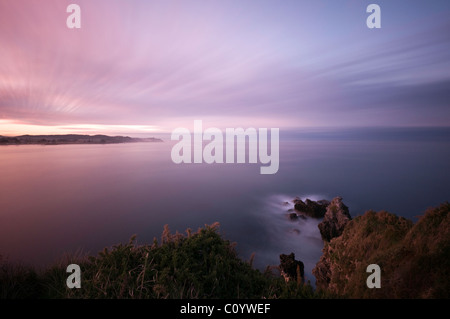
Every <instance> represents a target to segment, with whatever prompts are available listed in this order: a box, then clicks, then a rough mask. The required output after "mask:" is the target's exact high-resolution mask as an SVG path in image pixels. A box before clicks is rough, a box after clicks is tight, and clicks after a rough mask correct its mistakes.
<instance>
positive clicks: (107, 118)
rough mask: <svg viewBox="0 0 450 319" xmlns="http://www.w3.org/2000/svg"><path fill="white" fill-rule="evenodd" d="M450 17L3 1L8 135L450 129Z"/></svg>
mask: <svg viewBox="0 0 450 319" xmlns="http://www.w3.org/2000/svg"><path fill="white" fill-rule="evenodd" d="M71 3H76V4H78V5H79V6H80V8H81V28H80V29H69V28H68V27H67V26H66V19H67V17H68V16H69V15H70V14H69V13H67V12H66V8H67V6H68V5H69V4H71ZM370 3H377V4H378V5H379V6H380V8H381V29H369V28H368V27H367V25H366V19H367V17H368V16H369V13H367V12H366V8H367V6H368V5H369V4H370ZM449 17H450V1H448V0H444V1H438V0H433V1H428V0H420V1H418V0H396V1H391V0H390V1H387V0H372V1H364V0H339V1H336V0H320V1H312V0H311V1H303V0H285V1H277V0H258V1H256V0H245V1H244V0H227V1H224V0H221V1H215V0H208V1H207V0H183V1H181V0H178V1H177V0H174V1H153V0H145V1H144V0H126V1H125V0H86V1H85V0H67V1H65V0H40V1H32V0H19V1H18V0H2V1H0V135H10V136H12V135H22V134H65V133H86V134H91V133H92V134H97V133H105V134H128V135H133V134H147V135H151V134H152V133H154V132H171V131H172V130H174V129H175V128H177V127H187V128H192V127H193V121H194V120H196V119H198V120H202V121H203V125H204V126H205V127H219V128H227V127H239V126H240V127H244V128H246V127H267V128H269V127H271V128H272V127H274V128H280V129H286V130H287V129H296V128H303V127H341V128H342V127H344V128H345V127H378V126H399V127H416V126H421V127H423V126H450V72H449V71H450V19H449Z"/></svg>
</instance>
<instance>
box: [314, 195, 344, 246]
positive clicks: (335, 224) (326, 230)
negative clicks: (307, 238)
mask: <svg viewBox="0 0 450 319" xmlns="http://www.w3.org/2000/svg"><path fill="white" fill-rule="evenodd" d="M351 219H352V217H351V216H350V213H349V211H348V207H347V206H345V204H344V203H343V202H342V197H336V198H334V199H333V200H332V201H331V203H330V204H329V205H328V206H327V207H326V213H325V216H324V218H323V221H322V222H321V223H320V224H319V230H320V234H321V235H322V239H323V240H324V241H327V242H329V241H330V240H331V239H333V238H335V237H338V236H340V235H341V234H342V232H343V231H344V227H345V225H347V223H348V222H349V221H350V220H351Z"/></svg>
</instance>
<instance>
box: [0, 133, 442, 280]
mask: <svg viewBox="0 0 450 319" xmlns="http://www.w3.org/2000/svg"><path fill="white" fill-rule="evenodd" d="M149 137H150V136H149ZM156 137H160V136H156ZM162 138H163V142H162V143H127V144H104V145H103V144H102V145H87V144H79V145H20V146H0V255H1V256H2V258H3V259H4V260H5V259H7V260H9V261H13V262H20V263H23V264H30V265H33V266H35V267H38V268H39V267H46V266H48V265H51V264H52V263H55V262H57V261H58V260H60V258H61V256H63V255H64V254H68V253H69V254H70V253H82V254H91V255H95V254H97V252H99V251H101V250H102V249H103V248H104V247H111V246H113V245H115V244H118V243H126V242H128V240H129V238H130V237H131V236H132V235H134V234H136V235H137V242H138V244H145V243H151V242H152V241H153V239H154V238H155V237H156V238H157V239H159V238H160V236H161V233H162V231H163V228H164V225H166V224H167V225H168V226H169V228H170V230H171V231H172V232H175V231H178V232H182V233H183V232H185V230H186V229H187V228H191V229H192V230H194V231H195V230H197V229H198V228H199V227H203V226H204V225H205V224H208V225H209V224H213V223H215V222H219V224H220V228H219V231H220V233H221V234H222V236H223V237H224V238H225V239H228V240H230V241H231V242H235V243H236V246H235V247H236V250H237V252H238V254H239V256H240V258H242V259H243V260H250V259H251V258H252V257H251V256H252V255H253V266H254V267H256V268H258V269H260V270H264V269H265V268H266V267H267V266H276V265H278V264H279V255H280V254H289V253H291V252H293V253H294V254H295V258H296V259H298V260H301V261H302V262H303V263H304V264H305V275H306V279H307V280H310V281H311V282H312V283H314V281H315V279H314V276H313V275H312V269H313V268H314V266H315V264H316V263H317V261H318V260H319V258H320V256H321V254H322V252H321V250H322V248H323V242H322V240H321V236H320V232H319V230H318V228H317V225H318V224H319V223H320V219H313V218H307V219H298V220H295V221H291V220H290V219H289V218H288V210H289V209H292V208H293V203H292V200H293V199H294V198H296V197H299V198H301V199H303V200H305V199H307V198H309V199H311V200H320V199H327V200H332V199H333V198H334V197H337V196H340V197H342V198H343V202H344V203H345V204H346V205H347V206H348V207H349V210H350V214H351V215H352V217H356V216H358V215H362V214H364V213H365V212H366V211H368V210H374V211H380V210H386V211H388V212H391V213H394V214H397V215H399V216H403V217H406V218H409V219H411V220H413V221H414V222H415V221H417V219H418V218H419V216H421V215H423V214H424V213H425V211H426V210H427V209H428V208H430V207H435V206H438V205H439V204H440V203H443V202H445V201H448V200H450V129H448V128H354V129H318V128H316V129H302V130H289V131H284V130H280V144H279V146H280V154H279V170H278V172H277V173H276V174H271V175H270V174H269V175H264V174H260V167H261V164H259V163H257V164H250V163H244V164H231V163H228V164H226V163H224V164H217V163H214V164H206V163H202V164H186V163H182V164H175V163H174V162H173V161H172V158H171V150H172V148H173V146H174V144H175V143H176V141H171V139H170V135H164V136H162Z"/></svg>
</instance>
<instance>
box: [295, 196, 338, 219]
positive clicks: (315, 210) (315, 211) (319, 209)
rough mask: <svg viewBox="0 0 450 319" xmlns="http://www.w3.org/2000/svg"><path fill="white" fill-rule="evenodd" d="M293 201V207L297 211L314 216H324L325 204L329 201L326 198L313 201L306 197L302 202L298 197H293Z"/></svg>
mask: <svg viewBox="0 0 450 319" xmlns="http://www.w3.org/2000/svg"><path fill="white" fill-rule="evenodd" d="M293 202H294V207H295V209H296V210H297V211H298V212H300V213H303V214H305V215H307V216H310V217H314V218H322V217H324V215H325V212H326V211H327V206H328V204H329V203H330V202H328V201H327V200H320V201H317V202H315V201H312V200H310V199H306V201H304V202H303V201H302V200H301V199H299V198H296V199H294V201H293Z"/></svg>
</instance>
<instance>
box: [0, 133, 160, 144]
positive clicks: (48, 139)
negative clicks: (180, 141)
mask: <svg viewBox="0 0 450 319" xmlns="http://www.w3.org/2000/svg"><path fill="white" fill-rule="evenodd" d="M138 142H162V140H161V139H159V138H154V137H149V138H135V137H129V136H107V135H80V134H66V135H21V136H14V137H9V136H1V135H0V145H30V144H38V145H61V144H118V143H138Z"/></svg>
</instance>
